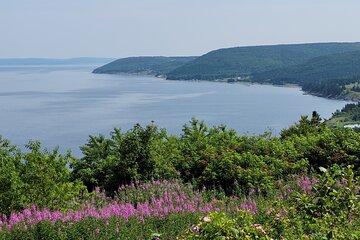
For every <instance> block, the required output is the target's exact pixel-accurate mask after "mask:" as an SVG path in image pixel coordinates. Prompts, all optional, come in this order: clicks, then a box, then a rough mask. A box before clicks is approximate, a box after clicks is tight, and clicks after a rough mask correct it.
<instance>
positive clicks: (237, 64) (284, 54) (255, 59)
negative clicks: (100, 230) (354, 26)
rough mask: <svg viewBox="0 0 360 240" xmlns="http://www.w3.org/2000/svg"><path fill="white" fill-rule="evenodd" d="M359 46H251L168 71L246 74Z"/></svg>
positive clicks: (205, 76) (207, 76)
mask: <svg viewBox="0 0 360 240" xmlns="http://www.w3.org/2000/svg"><path fill="white" fill-rule="evenodd" d="M356 50H360V43H311V44H292V45H272V46H252V47H236V48H227V49H219V50H215V51H212V52H209V53H207V54H205V55H203V56H201V57H199V58H197V59H195V60H193V61H191V62H189V63H187V64H185V65H183V66H181V67H179V68H177V69H175V70H173V71H171V72H169V73H168V74H167V79H170V80H191V79H199V80H214V79H225V78H232V77H244V76H249V75H251V74H253V73H258V72H264V71H270V70H273V69H278V68H284V67H288V66H293V65H297V64H302V63H305V62H306V61H308V60H310V59H312V58H316V57H320V56H324V55H329V54H335V53H343V52H349V51H356Z"/></svg>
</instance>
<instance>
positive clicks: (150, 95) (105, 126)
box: [0, 66, 346, 156]
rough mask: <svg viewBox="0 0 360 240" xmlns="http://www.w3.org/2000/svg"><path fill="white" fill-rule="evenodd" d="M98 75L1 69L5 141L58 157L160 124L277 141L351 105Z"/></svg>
mask: <svg viewBox="0 0 360 240" xmlns="http://www.w3.org/2000/svg"><path fill="white" fill-rule="evenodd" d="M92 69H93V67H66V66H63V67H47V66H42V67H0V86H1V87H0V113H1V117H0V134H1V135H3V137H5V138H8V139H10V140H11V141H12V142H13V143H14V144H17V145H19V146H24V144H26V143H27V141H28V140H29V139H33V140H34V139H38V140H41V142H42V143H43V145H44V146H46V147H49V148H53V147H54V146H56V145H59V146H61V148H60V149H61V150H62V151H65V150H67V149H72V150H73V152H74V153H75V155H77V156H79V155H80V151H79V149H78V147H79V146H80V145H83V144H85V143H86V140H87V136H88V135H89V134H99V133H102V134H106V135H107V134H108V133H109V132H110V131H111V130H112V129H113V128H114V127H119V128H121V129H123V130H127V129H129V128H131V127H132V126H133V125H134V124H135V123H137V122H139V123H141V124H148V123H150V122H151V121H155V124H157V125H158V126H161V127H164V128H166V129H167V130H168V132H169V133H172V134H180V133H181V128H182V125H183V124H185V123H187V122H188V121H189V120H190V119H191V117H196V118H198V119H200V120H205V121H206V123H207V124H208V125H209V126H213V125H218V124H221V123H223V124H226V125H227V126H228V127H229V128H233V129H235V130H236V131H237V132H238V133H249V134H259V133H263V132H264V131H266V130H269V129H271V130H273V132H274V133H275V134H277V133H279V131H280V130H281V129H283V128H285V127H287V126H289V125H290V124H292V123H294V122H296V121H297V120H298V119H299V118H300V116H301V115H310V114H311V112H312V111H313V110H316V111H318V112H319V113H320V115H321V116H322V117H323V118H329V117H330V116H331V113H332V112H334V111H335V110H336V109H339V108H342V107H343V106H344V105H345V104H346V102H344V101H337V100H329V99H325V98H319V97H314V96H309V95H303V93H302V92H301V91H300V90H299V89H298V88H284V87H272V86H264V85H250V84H226V83H214V82H186V81H166V80H163V79H158V78H154V77H144V76H127V75H94V74H91V70H92Z"/></svg>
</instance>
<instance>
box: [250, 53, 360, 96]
mask: <svg viewBox="0 0 360 240" xmlns="http://www.w3.org/2000/svg"><path fill="white" fill-rule="evenodd" d="M252 79H253V80H254V81H256V82H268V83H272V84H287V83H293V84H298V85H300V86H302V88H303V90H304V91H307V92H310V93H313V94H318V95H321V96H326V97H342V98H348V99H353V100H356V99H360V88H359V84H360V51H353V52H345V53H338V54H331V55H327V56H321V57H317V58H314V59H311V60H309V61H307V62H306V63H304V64H299V65H296V66H290V67H287V68H279V69H275V70H271V71H265V72H262V73H255V74H254V75H253V78H252Z"/></svg>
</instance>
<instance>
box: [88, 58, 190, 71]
mask: <svg viewBox="0 0 360 240" xmlns="http://www.w3.org/2000/svg"><path fill="white" fill-rule="evenodd" d="M195 58H196V57H129V58H121V59H118V60H115V61H113V62H111V63H109V64H106V65H104V66H102V67H99V68H96V69H95V70H94V71H93V73H107V74H116V73H143V74H152V75H164V74H167V73H168V72H170V71H172V70H174V69H175V68H178V67H180V66H182V65H184V64H186V63H188V62H190V61H192V60H194V59H195Z"/></svg>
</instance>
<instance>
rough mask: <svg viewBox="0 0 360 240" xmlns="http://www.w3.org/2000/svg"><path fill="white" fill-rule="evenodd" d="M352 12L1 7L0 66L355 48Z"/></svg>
mask: <svg viewBox="0 0 360 240" xmlns="http://www.w3.org/2000/svg"><path fill="white" fill-rule="evenodd" d="M358 9H360V1H356V0H343V1H337V0H317V1H313V0H302V1H296V2H289V1H286V0H273V1H266V0H252V1H250V0H242V1H239V0H227V1H223V2H219V1H215V0H198V1H190V0H183V1H174V0H152V1H144V0H132V1H131V0H104V1H99V0H77V1H71V0H63V1H46V0H17V1H11V0H2V1H1V2H0V21H1V22H2V23H3V24H0V31H1V32H2V33H3V34H2V39H1V42H0V43H1V44H0V58H58V59H64V58H73V57H113V58H121V57H130V56H198V55H202V54H205V53H207V52H209V51H211V50H215V49H219V48H228V47H240V46H255V45H275V44H276V45H277V44H297V43H317V42H359V41H360V32H359V31H356V30H357V29H358V28H359V25H360V16H359V15H358V14H357V11H358ZM337 16H341V18H339V17H337Z"/></svg>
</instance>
